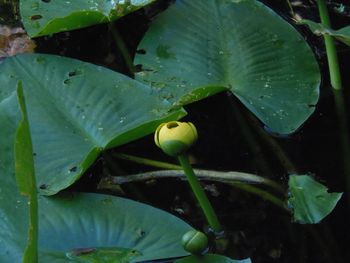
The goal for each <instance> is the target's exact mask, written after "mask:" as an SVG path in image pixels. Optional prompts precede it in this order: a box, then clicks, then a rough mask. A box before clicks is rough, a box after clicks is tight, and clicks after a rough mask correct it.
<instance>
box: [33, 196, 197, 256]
mask: <svg viewBox="0 0 350 263" xmlns="http://www.w3.org/2000/svg"><path fill="white" fill-rule="evenodd" d="M40 201H41V202H40V211H41V212H40V235H39V248H40V251H41V253H42V254H43V256H44V257H57V258H60V257H63V256H62V255H65V256H66V260H67V258H69V259H73V260H78V259H85V260H87V261H86V262H95V261H92V260H93V259H94V258H96V257H98V255H100V256H102V255H103V257H104V258H105V259H110V260H111V259H113V257H115V256H116V254H119V256H120V257H121V258H124V259H131V258H132V259H133V258H135V260H134V259H133V260H131V261H132V262H135V261H136V262H139V261H144V260H155V259H161V258H170V257H180V256H185V255H187V254H188V253H187V252H186V251H184V250H183V248H182V246H181V238H182V235H183V234H184V233H186V232H187V231H188V230H190V229H192V228H191V227H190V226H189V225H188V224H186V223H185V222H183V221H182V220H180V219H178V218H176V217H175V216H172V215H170V214H168V213H166V212H164V211H161V210H159V209H156V208H153V207H150V206H148V205H144V204H141V203H138V202H135V201H131V200H128V199H124V198H118V197H113V196H107V195H98V194H87V193H75V194H65V195H62V194H59V195H58V196H54V197H42V198H41V200H40ZM91 207H93V208H94V209H93V210H91ZM145 215H147V216H145ZM53 236H54V237H55V238H52V237H53ZM88 260H91V261H88ZM50 262H51V261H50ZM57 262H65V261H57ZM73 262H74V261H73ZM77 262H80V261H77ZM84 262H85V261H84ZM106 262H113V261H106Z"/></svg>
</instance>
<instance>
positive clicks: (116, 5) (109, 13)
mask: <svg viewBox="0 0 350 263" xmlns="http://www.w3.org/2000/svg"><path fill="white" fill-rule="evenodd" d="M153 1H154V0H130V1H127V0H122V1H116V0H70V1H54V0H53V1H51V0H45V1H44V0H21V1H20V12H21V17H22V22H23V24H24V26H25V28H26V30H27V32H28V34H29V35H30V36H31V37H37V36H43V35H48V34H53V33H58V32H62V31H69V30H73V29H79V28H83V27H88V26H91V25H95V24H101V23H106V22H110V21H113V20H116V19H118V18H120V17H122V16H125V15H127V14H129V13H131V12H133V11H135V10H137V9H140V8H142V7H144V6H145V5H148V4H150V3H152V2H153Z"/></svg>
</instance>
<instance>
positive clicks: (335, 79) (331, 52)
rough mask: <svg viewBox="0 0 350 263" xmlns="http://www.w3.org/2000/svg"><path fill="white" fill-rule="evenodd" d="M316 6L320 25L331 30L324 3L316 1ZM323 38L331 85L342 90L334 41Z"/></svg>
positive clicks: (325, 36) (326, 37)
mask: <svg viewBox="0 0 350 263" xmlns="http://www.w3.org/2000/svg"><path fill="white" fill-rule="evenodd" d="M317 6H318V11H319V13H320V18H321V23H322V25H324V26H326V27H328V28H331V22H330V19H329V15H328V10H327V6H326V3H325V1H324V0H317ZM323 37H324V41H325V45H326V52H327V59H328V67H329V74H330V78H331V84H332V87H333V88H334V89H336V90H340V89H341V88H342V82H341V76H340V70H339V63H338V56H337V50H336V48H335V45H334V41H333V38H332V37H331V36H327V35H324V36H323Z"/></svg>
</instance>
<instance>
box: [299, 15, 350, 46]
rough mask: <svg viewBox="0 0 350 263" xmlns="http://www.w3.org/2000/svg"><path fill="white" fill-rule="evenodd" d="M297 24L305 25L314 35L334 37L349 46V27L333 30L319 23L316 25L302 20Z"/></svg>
mask: <svg viewBox="0 0 350 263" xmlns="http://www.w3.org/2000/svg"><path fill="white" fill-rule="evenodd" d="M298 24H302V25H307V26H308V27H309V28H310V30H311V31H312V32H313V33H314V34H316V35H328V36H332V37H335V38H336V39H338V40H339V41H341V42H343V43H344V44H346V45H348V46H350V26H347V27H343V28H340V29H338V30H333V29H331V28H328V27H326V26H324V25H322V24H320V23H316V22H314V21H311V20H307V19H302V20H299V21H298Z"/></svg>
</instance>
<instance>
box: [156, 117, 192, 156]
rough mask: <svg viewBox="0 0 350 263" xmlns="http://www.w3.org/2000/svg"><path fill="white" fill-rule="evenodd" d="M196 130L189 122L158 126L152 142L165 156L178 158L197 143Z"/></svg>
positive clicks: (174, 122)
mask: <svg viewBox="0 0 350 263" xmlns="http://www.w3.org/2000/svg"><path fill="white" fill-rule="evenodd" d="M197 137H198V134H197V129H196V127H195V126H194V125H193V124H192V123H190V122H179V121H171V122H167V123H162V124H161V125H159V126H158V128H157V130H156V132H155V134H154V141H155V143H156V145H157V146H158V147H159V148H161V149H162V150H163V151H164V152H165V153H166V154H168V155H170V156H174V157H175V156H179V155H181V154H183V153H185V152H186V150H187V149H188V148H190V147H191V146H192V144H194V143H195V142H196V141H197Z"/></svg>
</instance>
